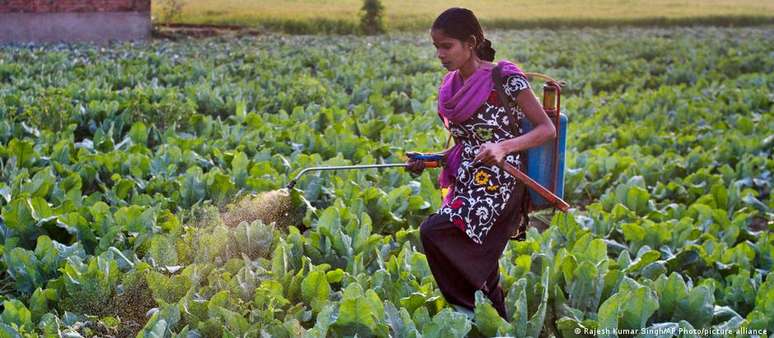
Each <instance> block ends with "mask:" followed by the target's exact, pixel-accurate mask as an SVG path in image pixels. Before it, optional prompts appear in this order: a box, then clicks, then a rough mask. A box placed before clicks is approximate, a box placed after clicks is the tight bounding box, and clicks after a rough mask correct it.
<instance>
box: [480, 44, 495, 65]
mask: <svg viewBox="0 0 774 338" xmlns="http://www.w3.org/2000/svg"><path fill="white" fill-rule="evenodd" d="M476 55H478V58H479V59H481V60H484V61H494V56H495V50H494V48H492V41H489V39H484V41H482V42H481V43H479V44H478V47H476Z"/></svg>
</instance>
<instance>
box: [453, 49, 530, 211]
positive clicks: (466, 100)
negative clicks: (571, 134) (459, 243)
mask: <svg viewBox="0 0 774 338" xmlns="http://www.w3.org/2000/svg"><path fill="white" fill-rule="evenodd" d="M497 66H499V67H500V75H501V76H502V77H503V78H506V77H508V76H511V75H514V74H521V75H522V76H523V75H524V72H522V71H521V69H520V68H519V67H518V66H517V65H515V64H513V63H511V62H510V61H506V60H503V61H500V62H498V63H497ZM492 68H494V67H479V68H478V69H477V70H476V71H475V72H474V73H473V75H471V76H470V78H468V79H467V80H465V82H464V83H463V81H462V76H461V75H460V74H459V70H455V71H453V72H449V73H447V74H446V75H445V76H444V78H443V83H441V87H440V89H439V90H438V115H440V116H441V118H442V119H443V120H444V123H445V124H446V127H447V128H448V127H449V126H448V121H451V122H454V123H458V124H459V123H462V122H464V121H465V120H467V119H468V118H470V117H471V116H472V115H473V114H474V113H475V112H476V111H478V109H479V108H480V107H481V105H482V104H484V102H485V101H486V100H487V98H488V97H489V94H490V93H491V91H492V88H494V84H493V83H492ZM460 162H462V144H460V143H457V144H455V145H454V147H452V148H451V149H449V150H448V151H447V152H446V166H445V167H444V168H443V169H442V170H441V174H440V175H439V176H438V183H439V184H440V185H441V188H449V193H448V194H447V195H446V198H444V200H443V204H444V205H447V204H449V203H450V202H451V200H452V198H453V197H454V181H455V179H456V177H457V170H458V169H459V167H460Z"/></svg>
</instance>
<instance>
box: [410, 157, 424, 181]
mask: <svg viewBox="0 0 774 338" xmlns="http://www.w3.org/2000/svg"><path fill="white" fill-rule="evenodd" d="M406 170H408V172H409V173H410V174H411V176H414V177H417V176H419V175H421V174H422V171H424V170H425V162H424V161H422V160H409V161H408V163H407V164H406Z"/></svg>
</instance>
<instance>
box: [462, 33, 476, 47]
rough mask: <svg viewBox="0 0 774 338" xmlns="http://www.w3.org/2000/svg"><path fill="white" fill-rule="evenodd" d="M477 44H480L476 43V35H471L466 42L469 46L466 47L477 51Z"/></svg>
mask: <svg viewBox="0 0 774 338" xmlns="http://www.w3.org/2000/svg"><path fill="white" fill-rule="evenodd" d="M477 42H478V41H476V36H475V35H470V37H469V38H468V40H467V41H465V44H467V46H465V47H467V48H472V49H476V46H478V43H477Z"/></svg>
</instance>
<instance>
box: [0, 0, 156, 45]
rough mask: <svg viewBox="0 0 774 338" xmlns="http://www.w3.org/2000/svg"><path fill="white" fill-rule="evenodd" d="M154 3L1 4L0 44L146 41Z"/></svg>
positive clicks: (71, 0) (51, 0)
mask: <svg viewBox="0 0 774 338" xmlns="http://www.w3.org/2000/svg"><path fill="white" fill-rule="evenodd" d="M150 2H151V0H0V43H3V42H59V41H68V42H69V41H93V42H107V41H111V40H143V39H146V38H148V37H149V36H150V32H151V20H150Z"/></svg>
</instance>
